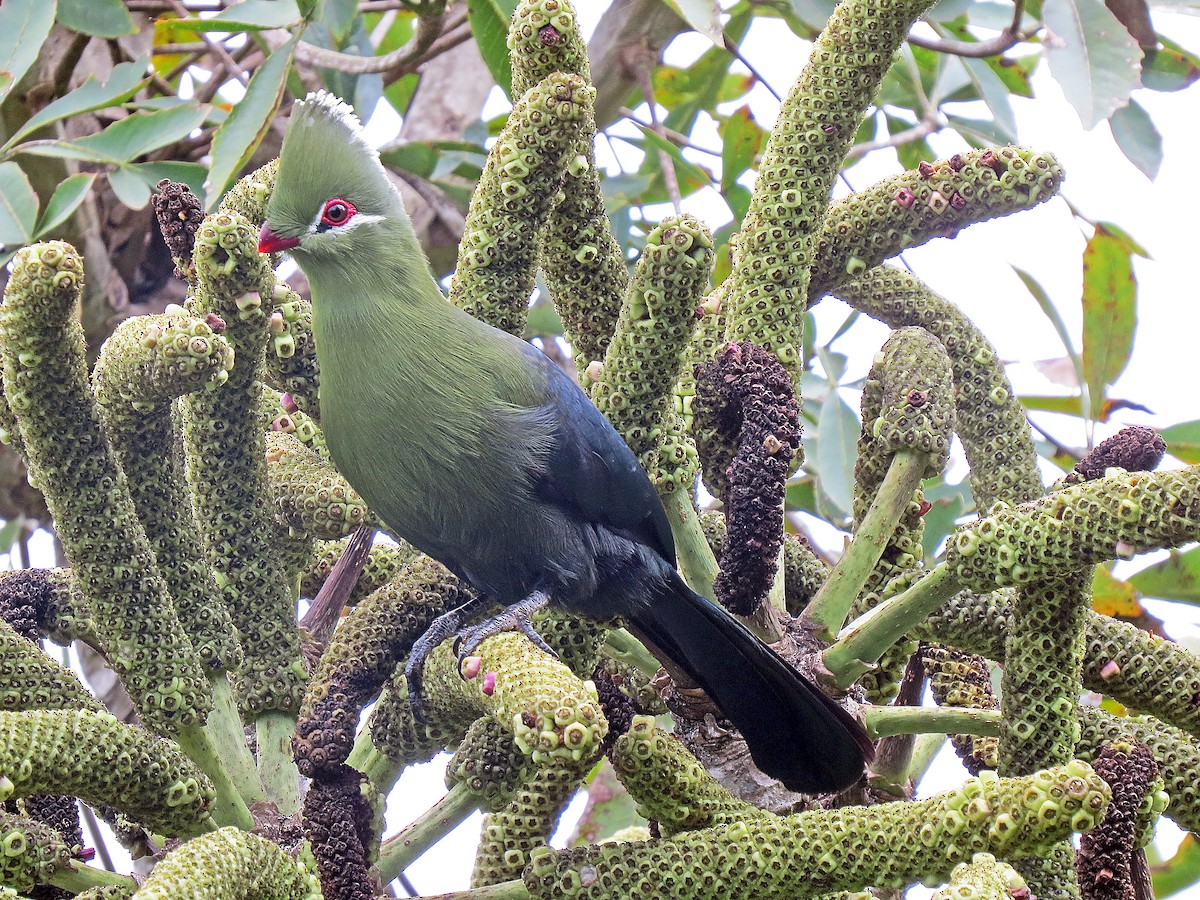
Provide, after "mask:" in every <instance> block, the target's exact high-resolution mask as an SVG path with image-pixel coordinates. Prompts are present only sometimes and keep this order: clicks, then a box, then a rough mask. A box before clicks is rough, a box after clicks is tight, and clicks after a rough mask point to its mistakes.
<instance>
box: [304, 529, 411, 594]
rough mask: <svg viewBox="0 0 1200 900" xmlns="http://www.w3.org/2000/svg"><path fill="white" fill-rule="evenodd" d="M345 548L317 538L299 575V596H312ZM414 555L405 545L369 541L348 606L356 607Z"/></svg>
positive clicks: (336, 543) (338, 542)
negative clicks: (367, 553)
mask: <svg viewBox="0 0 1200 900" xmlns="http://www.w3.org/2000/svg"><path fill="white" fill-rule="evenodd" d="M345 551H346V543H345V541H317V544H316V547H315V548H314V559H313V561H312V563H311V564H310V565H309V567H308V569H307V570H306V571H305V572H304V573H303V574H302V575H301V576H300V596H302V597H315V596H316V595H317V591H319V590H320V589H321V585H322V584H324V582H325V579H326V578H328V577H329V573H330V572H331V571H333V567H334V565H335V564H336V563H337V561H338V560H339V559H341V557H342V554H343V553H344V552H345ZM416 555H417V551H416V550H414V549H413V548H412V547H410V546H409V545H408V544H390V543H389V544H385V543H378V542H377V543H375V544H372V545H371V552H370V554H369V555H368V556H367V562H366V564H365V565H364V566H363V570H362V573H361V574H360V575H359V576H358V581H357V583H356V584H355V585H354V590H353V591H352V592H351V594H350V600H349V605H350V606H357V605H358V604H359V603H361V602H362V601H363V600H364V599H365V598H366V596H367V595H368V594H370V593H372V592H374V591H376V590H378V589H379V588H381V587H383V586H384V585H385V584H387V583H388V582H389V581H391V580H392V579H393V578H394V577H395V576H396V573H397V572H399V571H400V570H401V569H402V568H404V566H406V565H408V564H409V563H410V562H412V561H413V559H414V558H415V557H416Z"/></svg>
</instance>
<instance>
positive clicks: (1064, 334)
mask: <svg viewBox="0 0 1200 900" xmlns="http://www.w3.org/2000/svg"><path fill="white" fill-rule="evenodd" d="M1012 270H1013V271H1014V272H1015V273H1016V274H1017V277H1018V278H1020V279H1021V283H1022V284H1023V285H1025V289H1026V290H1027V291H1029V293H1031V294H1032V295H1033V299H1034V300H1036V301H1037V305H1038V308H1039V309H1040V310H1041V311H1042V314H1043V315H1044V316H1045V317H1046V318H1047V319H1049V320H1050V324H1051V325H1053V326H1054V332H1055V334H1057V335H1058V340H1059V341H1060V342H1061V343H1062V345H1063V349H1064V350H1065V351H1066V352H1067V356H1068V358H1070V360H1071V365H1072V366H1074V367H1075V383H1076V384H1083V383H1084V375H1083V360H1082V359H1080V357H1079V351H1078V350H1076V349H1075V342H1074V341H1073V340H1072V339H1071V330H1070V329H1069V328H1067V323H1066V322H1064V321H1063V317H1062V316H1061V315H1059V312H1058V307H1056V306H1055V305H1054V302H1053V301H1052V300H1051V299H1050V295H1049V294H1047V293H1046V289H1045V288H1043V287H1042V286H1041V285H1040V284H1039V283H1038V281H1037V279H1036V278H1034V277H1033V276H1032V275H1030V274H1029V273H1028V272H1026V271H1025V270H1024V269H1018V268H1017V267H1016V266H1013V267H1012Z"/></svg>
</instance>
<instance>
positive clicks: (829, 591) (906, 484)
mask: <svg viewBox="0 0 1200 900" xmlns="http://www.w3.org/2000/svg"><path fill="white" fill-rule="evenodd" d="M928 466H929V454H928V453H923V452H920V451H918V450H899V451H897V453H896V455H895V456H893V457H892V462H891V465H889V467H888V471H887V475H886V476H884V479H883V483H882V484H881V485H880V486H879V491H878V492H877V493H876V495H875V499H874V500H873V501H872V502H871V507H870V509H868V510H867V514H866V516H864V517H863V520H862V524H861V525H859V527H858V530H857V531H856V532H855V534H854V539H853V540H852V541H851V542H850V546H848V547H847V548H846V552H845V553H843V554H842V558H841V559H840V560H838V563H837V565H836V566H834V568H833V571H832V572H830V573H829V578H828V579H826V581H825V584H824V585H823V586H822V587H821V590H820V591H818V592H817V596H816V597H814V598H813V599H812V602H811V603H809V604H808V606H807V607H806V608H805V610H804V612H803V613H802V614H801V616H800V618H801V619H802V620H803V621H804V622H806V623H808V624H809V626H810V627H812V628H813V630H814V632H815V633H816V635H817V636H818V637H821V638H823V639H824V640H826V641H829V642H832V641H833V640H835V639H836V638H837V633H838V631H840V630H841V628H842V626H843V625H844V624H845V623H846V616H847V615H848V614H849V612H850V607H851V606H852V605H853V603H854V601H855V600H856V599H857V598H858V595H859V594H860V593H861V592H862V589H863V585H865V584H866V583H867V579H868V578H870V577H871V573H872V572H874V571H875V567H876V565H878V563H879V558H880V556H881V555H882V554H883V550H884V547H886V546H887V542H888V539H889V538H890V537H891V536H892V532H894V531H895V529H896V523H897V522H899V521H900V517H901V515H902V514H903V512H904V510H905V507H907V506H908V504H909V503H910V502H911V501H912V496H913V491H915V490H916V489H917V488H918V487H920V486H921V480H922V477H923V475H924V473H925V470H926V468H927V467H928Z"/></svg>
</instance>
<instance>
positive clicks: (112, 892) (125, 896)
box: [75, 884, 134, 900]
mask: <svg viewBox="0 0 1200 900" xmlns="http://www.w3.org/2000/svg"><path fill="white" fill-rule="evenodd" d="M133 894H134V889H133V886H132V885H130V886H128V887H126V886H125V885H121V884H106V885H104V886H103V887H93V888H88V889H87V890H86V891H80V892H79V893H78V894H76V895H75V900H130V898H131V897H132V896H133Z"/></svg>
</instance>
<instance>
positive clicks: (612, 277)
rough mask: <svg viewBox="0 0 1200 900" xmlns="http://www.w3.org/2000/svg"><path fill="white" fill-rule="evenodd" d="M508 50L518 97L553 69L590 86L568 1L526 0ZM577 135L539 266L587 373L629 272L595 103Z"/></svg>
mask: <svg viewBox="0 0 1200 900" xmlns="http://www.w3.org/2000/svg"><path fill="white" fill-rule="evenodd" d="M508 50H509V57H510V58H511V60H512V70H513V79H512V83H513V96H514V97H520V96H522V95H524V94H525V93H526V92H527V91H528V90H529V89H530V88H532V87H533V86H534V85H536V84H537V83H538V82H540V81H541V80H542V79H544V78H546V77H547V76H549V75H551V74H552V73H554V72H568V73H570V74H572V75H577V76H579V78H581V79H582V80H583V83H584V84H587V85H590V84H591V80H592V76H591V68H590V66H589V63H588V58H587V45H586V43H585V42H584V40H583V36H582V35H581V34H580V32H579V21H578V17H577V16H576V14H575V10H574V8H573V7H572V5H571V3H570V2H569V0H522V2H520V3H519V4H518V5H517V8H516V10H515V11H514V13H513V18H512V24H511V27H510V28H509V31H508ZM575 137H576V147H575V152H574V158H573V159H572V160H571V162H570V164H569V165H568V166H567V169H566V172H565V179H564V181H563V186H562V192H561V196H560V197H559V198H558V201H557V203H556V205H555V207H554V210H553V212H552V213H551V214H550V218H549V221H548V222H547V223H546V226H545V228H544V229H543V230H542V234H541V251H540V254H539V258H538V262H539V264H540V266H541V269H542V274H543V275H544V276H545V279H546V286H547V287H548V288H549V291H550V295H551V297H552V298H553V300H554V303H555V306H556V307H557V308H558V312H559V315H560V316H562V321H563V331H564V333H565V336H566V338H567V340H568V341H569V342H570V344H571V347H572V348H573V350H574V351H575V361H576V363H577V364H578V366H579V369H580V371H583V370H584V369H586V368H587V366H588V364H589V363H591V362H593V361H595V360H602V359H604V353H605V350H606V349H607V347H608V342H609V339H610V338H611V336H612V332H613V328H614V327H615V325H616V320H617V315H618V313H619V312H620V309H621V296H622V295H623V294H624V293H625V285H626V283H627V282H628V280H629V272H628V270H627V269H626V267H625V256H624V254H623V252H622V250H621V245H620V244H618V243H617V240H616V238H614V237H613V234H612V226H611V225H610V224H609V221H608V214H607V212H606V211H605V208H604V194H603V193H602V192H601V190H600V172H599V170H598V169H597V168H596V155H595V151H594V148H593V144H594V141H595V137H596V122H595V118H594V117H593V115H592V112H591V109H590V106H589V109H588V110H587V112H586V114H585V116H584V117H583V119H582V120H581V121H580V123H579V125H578V127H577V128H576V131H575Z"/></svg>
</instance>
